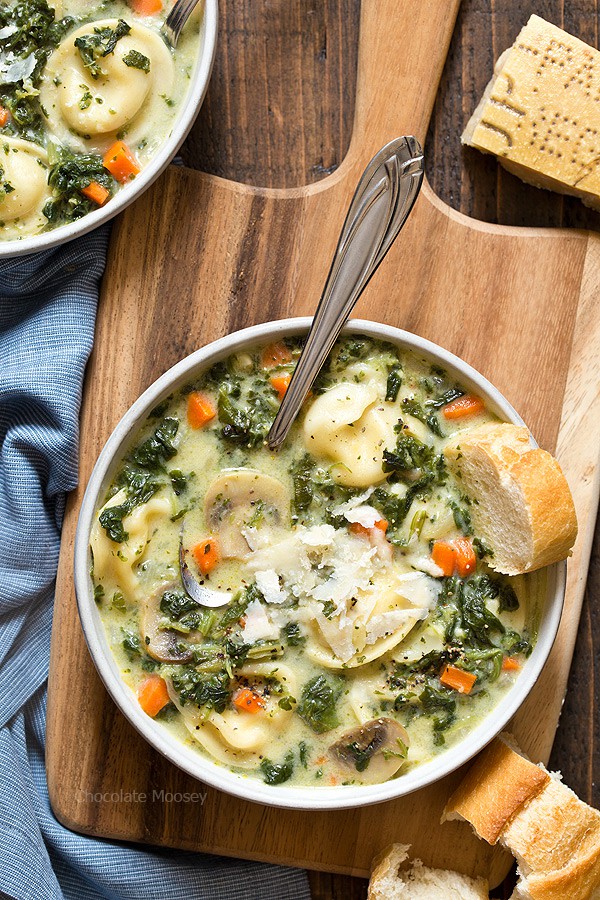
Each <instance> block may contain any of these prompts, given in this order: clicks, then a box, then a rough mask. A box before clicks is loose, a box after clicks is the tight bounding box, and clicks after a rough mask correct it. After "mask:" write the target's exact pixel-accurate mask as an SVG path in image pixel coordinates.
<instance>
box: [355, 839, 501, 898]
mask: <svg viewBox="0 0 600 900" xmlns="http://www.w3.org/2000/svg"><path fill="white" fill-rule="evenodd" d="M409 850H410V847H409V846H406V845H405V844H392V846H391V847H388V848H387V850H385V851H384V852H383V854H382V855H381V856H380V857H379V858H378V859H377V860H376V861H375V866H374V869H373V872H372V874H371V880H370V882H369V893H368V900H488V885H487V882H486V881H485V879H483V878H469V876H468V875H461V874H459V873H458V872H451V871H449V870H448V869H431V868H429V867H428V866H424V865H423V863H422V862H421V861H420V860H418V859H416V860H414V861H413V863H412V865H410V866H408V867H407V866H404V865H403V864H404V863H405V862H406V860H407V859H408V851H409Z"/></svg>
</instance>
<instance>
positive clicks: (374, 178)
mask: <svg viewBox="0 0 600 900" xmlns="http://www.w3.org/2000/svg"><path fill="white" fill-rule="evenodd" d="M423 171H424V168H423V151H422V150H421V145H420V144H419V142H418V141H417V139H416V138H414V137H401V138H396V140H394V141H391V142H390V143H389V144H386V146H385V147H383V149H382V150H380V151H379V153H377V154H376V156H374V157H373V159H372V160H371V162H370V163H369V164H368V166H367V167H366V169H365V171H364V172H363V175H362V177H361V179H360V181H359V183H358V187H357V189H356V192H355V194H354V197H353V199H352V203H351V204H350V208H349V210H348V213H347V215H346V221H345V222H344V227H343V228H342V233H341V235H340V239H339V241H338V246H337V250H336V252H335V256H334V258H333V262H332V265H331V269H330V271H329V276H328V278H327V281H326V283H325V287H324V289H323V294H322V296H321V300H320V301H319V305H318V307H317V312H316V314H315V317H314V320H313V323H312V326H311V329H310V331H309V333H308V338H307V340H306V344H305V345H304V349H303V350H302V353H301V354H300V357H299V359H298V364H297V365H296V369H295V371H294V374H293V376H292V380H291V382H290V385H289V387H288V389H287V391H286V393H285V397H284V399H283V402H282V404H281V406H280V408H279V412H278V413H277V416H276V417H275V421H274V422H273V425H272V427H271V430H270V431H269V436H268V442H269V447H270V448H271V449H272V450H274V449H277V448H278V447H280V446H281V444H282V443H283V441H284V440H285V438H286V435H287V433H288V431H289V429H290V427H291V425H292V422H293V421H294V419H295V418H296V416H297V415H298V412H299V411H300V407H301V406H302V403H303V402H304V400H305V398H306V395H307V394H308V392H309V390H310V388H311V386H312V384H313V382H314V380H315V378H316V377H317V375H318V373H319V371H320V369H321V366H322V365H323V363H324V362H325V359H326V358H327V355H328V354H329V352H330V350H331V348H332V347H333V345H334V344H335V342H336V340H337V338H338V335H339V333H340V331H341V329H342V327H343V325H344V323H345V322H346V320H347V319H348V316H349V315H350V313H351V312H352V309H353V307H354V305H355V304H356V301H357V300H358V298H359V297H360V295H361V294H362V292H363V290H364V288H365V287H366V285H367V282H368V281H369V279H370V278H371V276H372V275H373V273H374V272H375V270H376V269H377V266H378V265H379V264H380V262H381V261H382V260H383V258H384V256H385V255H386V253H387V252H388V250H389V249H390V247H391V246H392V243H393V241H394V239H395V238H396V236H397V234H398V232H399V231H400V229H401V228H402V226H403V225H404V223H405V221H406V219H407V217H408V214H409V213H410V211H411V209H412V207H413V204H414V202H415V200H416V199H417V194H418V193H419V189H420V187H421V182H422V181H423ZM185 553H186V551H185V549H184V547H183V528H182V530H181V532H180V538H179V571H180V573H181V581H182V583H183V586H184V588H185V590H186V592H187V593H188V594H189V595H190V597H192V598H193V599H194V600H196V602H197V603H200V604H201V605H202V606H208V607H212V608H217V607H220V606H225V605H226V604H227V603H229V602H230V601H231V599H232V595H231V593H229V592H226V591H214V590H212V589H209V588H206V587H204V586H203V585H201V584H199V583H198V581H197V580H196V578H195V577H194V576H193V575H192V573H191V572H190V570H189V568H188V565H187V563H186V559H185Z"/></svg>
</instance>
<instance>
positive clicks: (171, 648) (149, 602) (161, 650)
mask: <svg viewBox="0 0 600 900" xmlns="http://www.w3.org/2000/svg"><path fill="white" fill-rule="evenodd" d="M178 587H179V585H178V584H175V583H172V584H162V585H161V586H160V588H158V590H156V591H154V593H152V594H150V596H148V597H146V598H145V599H144V600H143V601H142V603H141V616H140V634H141V638H142V644H143V647H144V649H145V650H146V653H148V655H149V656H151V657H152V659H156V660H158V662H163V663H187V662H190V660H191V659H192V658H193V657H192V651H191V650H187V649H182V648H181V634H179V633H178V632H177V631H173V630H172V629H170V628H161V627H160V626H161V624H162V622H164V616H163V614H162V612H161V610H160V601H161V598H162V596H163V594H164V593H165V591H168V590H176V589H177V588H178Z"/></svg>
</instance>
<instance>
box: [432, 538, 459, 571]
mask: <svg viewBox="0 0 600 900" xmlns="http://www.w3.org/2000/svg"><path fill="white" fill-rule="evenodd" d="M431 558H432V560H433V561H434V563H435V564H436V566H439V567H440V569H441V570H442V572H443V573H444V575H445V576H446V577H449V576H450V575H454V564H455V562H456V550H455V549H454V547H453V545H452V543H451V542H450V541H436V542H435V543H434V545H433V550H432V551H431Z"/></svg>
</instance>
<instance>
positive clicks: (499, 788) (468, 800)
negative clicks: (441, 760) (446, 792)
mask: <svg viewBox="0 0 600 900" xmlns="http://www.w3.org/2000/svg"><path fill="white" fill-rule="evenodd" d="M549 781H550V776H549V775H548V773H547V772H544V771H543V769H540V767H539V766H536V765H534V763H532V762H529V760H528V759H525V758H524V757H523V756H521V755H520V754H518V753H515V752H514V751H513V750H511V748H510V747H509V746H507V744H506V743H505V742H504V741H493V742H492V743H491V744H490V745H489V747H487V748H486V749H485V750H484V751H483V753H481V754H480V755H479V756H478V757H477V759H476V760H475V762H474V764H473V765H472V766H471V768H470V769H469V771H468V772H467V774H466V776H465V778H464V779H463V780H462V782H461V783H460V785H459V786H458V788H457V789H456V791H455V792H454V793H453V794H452V796H451V797H450V799H449V801H448V803H447V804H446V809H445V810H444V821H446V820H447V819H466V820H467V821H468V822H470V823H471V825H472V826H473V828H474V829H475V832H476V834H477V836H478V837H480V838H483V840H484V841H487V842H488V844H495V843H496V841H497V840H498V838H499V837H500V835H501V834H502V832H503V831H504V829H505V828H506V826H507V824H508V823H509V822H510V820H511V819H512V818H513V816H514V815H515V814H516V813H517V812H519V810H520V809H521V808H522V806H523V804H524V803H526V802H527V801H528V800H531V799H532V798H533V797H535V795H536V794H539V792H540V791H541V790H542V789H543V788H544V787H545V786H546V785H547V784H548V782H549Z"/></svg>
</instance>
